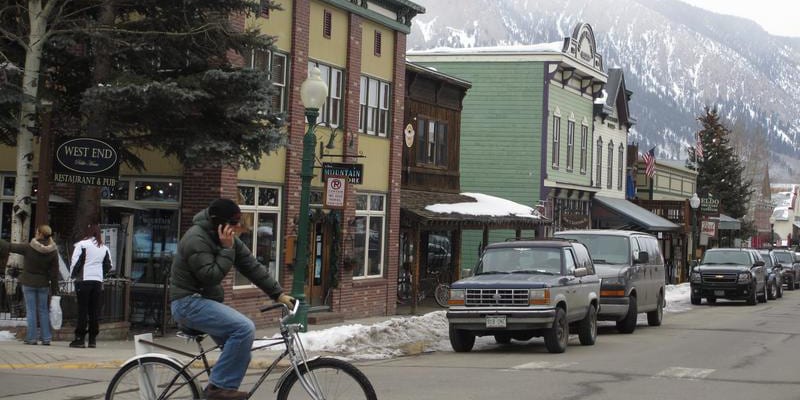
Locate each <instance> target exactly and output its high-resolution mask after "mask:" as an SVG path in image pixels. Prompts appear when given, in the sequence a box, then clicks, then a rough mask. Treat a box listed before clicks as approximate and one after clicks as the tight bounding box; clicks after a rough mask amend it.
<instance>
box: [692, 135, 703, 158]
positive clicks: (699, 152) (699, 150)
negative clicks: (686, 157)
mask: <svg viewBox="0 0 800 400" xmlns="http://www.w3.org/2000/svg"><path fill="white" fill-rule="evenodd" d="M695 137H696V138H697V143H695V145H694V155H695V156H696V157H697V158H702V157H703V141H702V140H700V132H697V133H696V134H695Z"/></svg>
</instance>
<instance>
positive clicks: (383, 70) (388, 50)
mask: <svg viewBox="0 0 800 400" xmlns="http://www.w3.org/2000/svg"><path fill="white" fill-rule="evenodd" d="M362 21H363V22H362V25H361V27H362V30H361V44H362V46H361V72H363V73H365V74H367V75H370V76H373V77H375V78H379V79H382V80H384V81H388V82H391V81H392V80H393V79H392V77H393V71H394V31H392V30H391V29H387V28H386V27H383V26H381V25H378V24H376V23H374V22H372V21H368V20H362ZM375 31H380V32H381V42H382V43H381V56H380V57H378V56H376V55H375ZM365 174H366V172H365Z"/></svg>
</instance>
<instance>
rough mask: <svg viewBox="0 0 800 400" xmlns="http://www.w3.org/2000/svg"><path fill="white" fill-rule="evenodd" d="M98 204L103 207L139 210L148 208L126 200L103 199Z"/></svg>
mask: <svg viewBox="0 0 800 400" xmlns="http://www.w3.org/2000/svg"><path fill="white" fill-rule="evenodd" d="M100 205H101V206H103V207H110V208H124V209H128V210H139V211H146V210H149V208H147V207H142V206H141V205H139V204H138V203H136V202H133V201H128V200H103V201H102V202H101V203H100Z"/></svg>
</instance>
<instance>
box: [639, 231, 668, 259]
mask: <svg viewBox="0 0 800 400" xmlns="http://www.w3.org/2000/svg"><path fill="white" fill-rule="evenodd" d="M639 240H641V241H642V242H643V243H642V244H643V246H642V247H644V248H645V249H646V251H647V257H648V258H649V259H650V261H648V263H649V264H655V265H658V266H661V265H663V264H664V259H663V258H662V257H661V249H660V248H659V246H658V241H657V240H656V239H655V238H652V237H640V238H639Z"/></svg>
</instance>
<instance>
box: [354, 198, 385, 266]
mask: <svg viewBox="0 0 800 400" xmlns="http://www.w3.org/2000/svg"><path fill="white" fill-rule="evenodd" d="M385 210H386V195H383V194H358V195H356V216H355V220H354V223H353V257H354V258H355V259H356V260H357V261H356V266H355V267H354V268H353V279H360V278H373V277H380V276H383V256H384V254H383V253H384V246H383V242H384V241H385V240H384V232H385V229H386V226H385V225H386V211H385Z"/></svg>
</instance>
